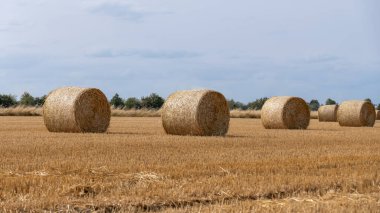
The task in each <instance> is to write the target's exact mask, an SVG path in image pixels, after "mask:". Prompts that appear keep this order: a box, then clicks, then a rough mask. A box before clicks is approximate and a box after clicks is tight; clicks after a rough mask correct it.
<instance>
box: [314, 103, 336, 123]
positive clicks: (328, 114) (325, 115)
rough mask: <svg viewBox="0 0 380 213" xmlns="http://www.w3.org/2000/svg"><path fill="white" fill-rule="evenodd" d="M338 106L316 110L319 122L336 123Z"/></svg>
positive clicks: (326, 106)
mask: <svg viewBox="0 0 380 213" xmlns="http://www.w3.org/2000/svg"><path fill="white" fill-rule="evenodd" d="M338 109H339V106H338V105H325V106H321V107H319V109H318V119H319V122H337V120H338V117H337V114H338Z"/></svg>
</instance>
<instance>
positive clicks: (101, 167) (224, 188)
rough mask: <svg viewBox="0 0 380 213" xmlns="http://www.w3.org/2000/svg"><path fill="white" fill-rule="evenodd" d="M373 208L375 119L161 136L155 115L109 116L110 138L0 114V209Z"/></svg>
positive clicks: (376, 192)
mask: <svg viewBox="0 0 380 213" xmlns="http://www.w3.org/2000/svg"><path fill="white" fill-rule="evenodd" d="M379 209H380V123H376V125H375V127H374V128H342V127H339V125H338V124H337V123H319V122H318V121H317V120H312V121H311V125H310V127H309V129H308V130H265V129H264V128H263V127H262V125H261V122H260V120H259V119H231V123H230V131H229V133H228V135H227V136H226V137H189V136H170V135H166V134H165V133H164V131H163V129H162V127H161V120H160V118H126V117H124V118H123V117H113V118H112V121H111V127H110V129H109V131H108V134H60V133H59V134H57V133H49V132H48V131H47V130H46V129H45V126H44V124H43V120H42V117H0V211H2V212H5V211H13V212H14V211H41V210H47V211H86V210H90V211H99V212H116V211H121V212H125V211H164V212H175V211H188V212H198V211H204V212H224V211H227V212H229V211H235V212H248V211H272V212H278V211H286V212H288V211H320V212H335V211H347V212H350V211H351V212H358V211H359V212H366V211H372V212H376V211H379Z"/></svg>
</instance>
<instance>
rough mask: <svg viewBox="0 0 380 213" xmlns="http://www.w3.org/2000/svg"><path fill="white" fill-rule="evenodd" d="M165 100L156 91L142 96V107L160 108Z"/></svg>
mask: <svg viewBox="0 0 380 213" xmlns="http://www.w3.org/2000/svg"><path fill="white" fill-rule="evenodd" d="M164 102H165V100H164V99H163V98H162V97H160V96H159V95H157V94H156V93H152V94H150V95H149V96H147V97H142V98H141V107H142V108H147V109H159V108H161V107H162V105H163V104H164Z"/></svg>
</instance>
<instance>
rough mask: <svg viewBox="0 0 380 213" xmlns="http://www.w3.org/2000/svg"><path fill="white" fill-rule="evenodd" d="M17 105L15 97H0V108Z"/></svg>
mask: <svg viewBox="0 0 380 213" xmlns="http://www.w3.org/2000/svg"><path fill="white" fill-rule="evenodd" d="M15 105H17V100H16V97H15V96H13V95H0V107H11V106H15Z"/></svg>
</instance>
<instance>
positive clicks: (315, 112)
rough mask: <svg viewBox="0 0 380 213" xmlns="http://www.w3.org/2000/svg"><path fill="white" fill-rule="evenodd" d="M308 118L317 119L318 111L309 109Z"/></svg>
mask: <svg viewBox="0 0 380 213" xmlns="http://www.w3.org/2000/svg"><path fill="white" fill-rule="evenodd" d="M310 119H318V111H311V112H310Z"/></svg>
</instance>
